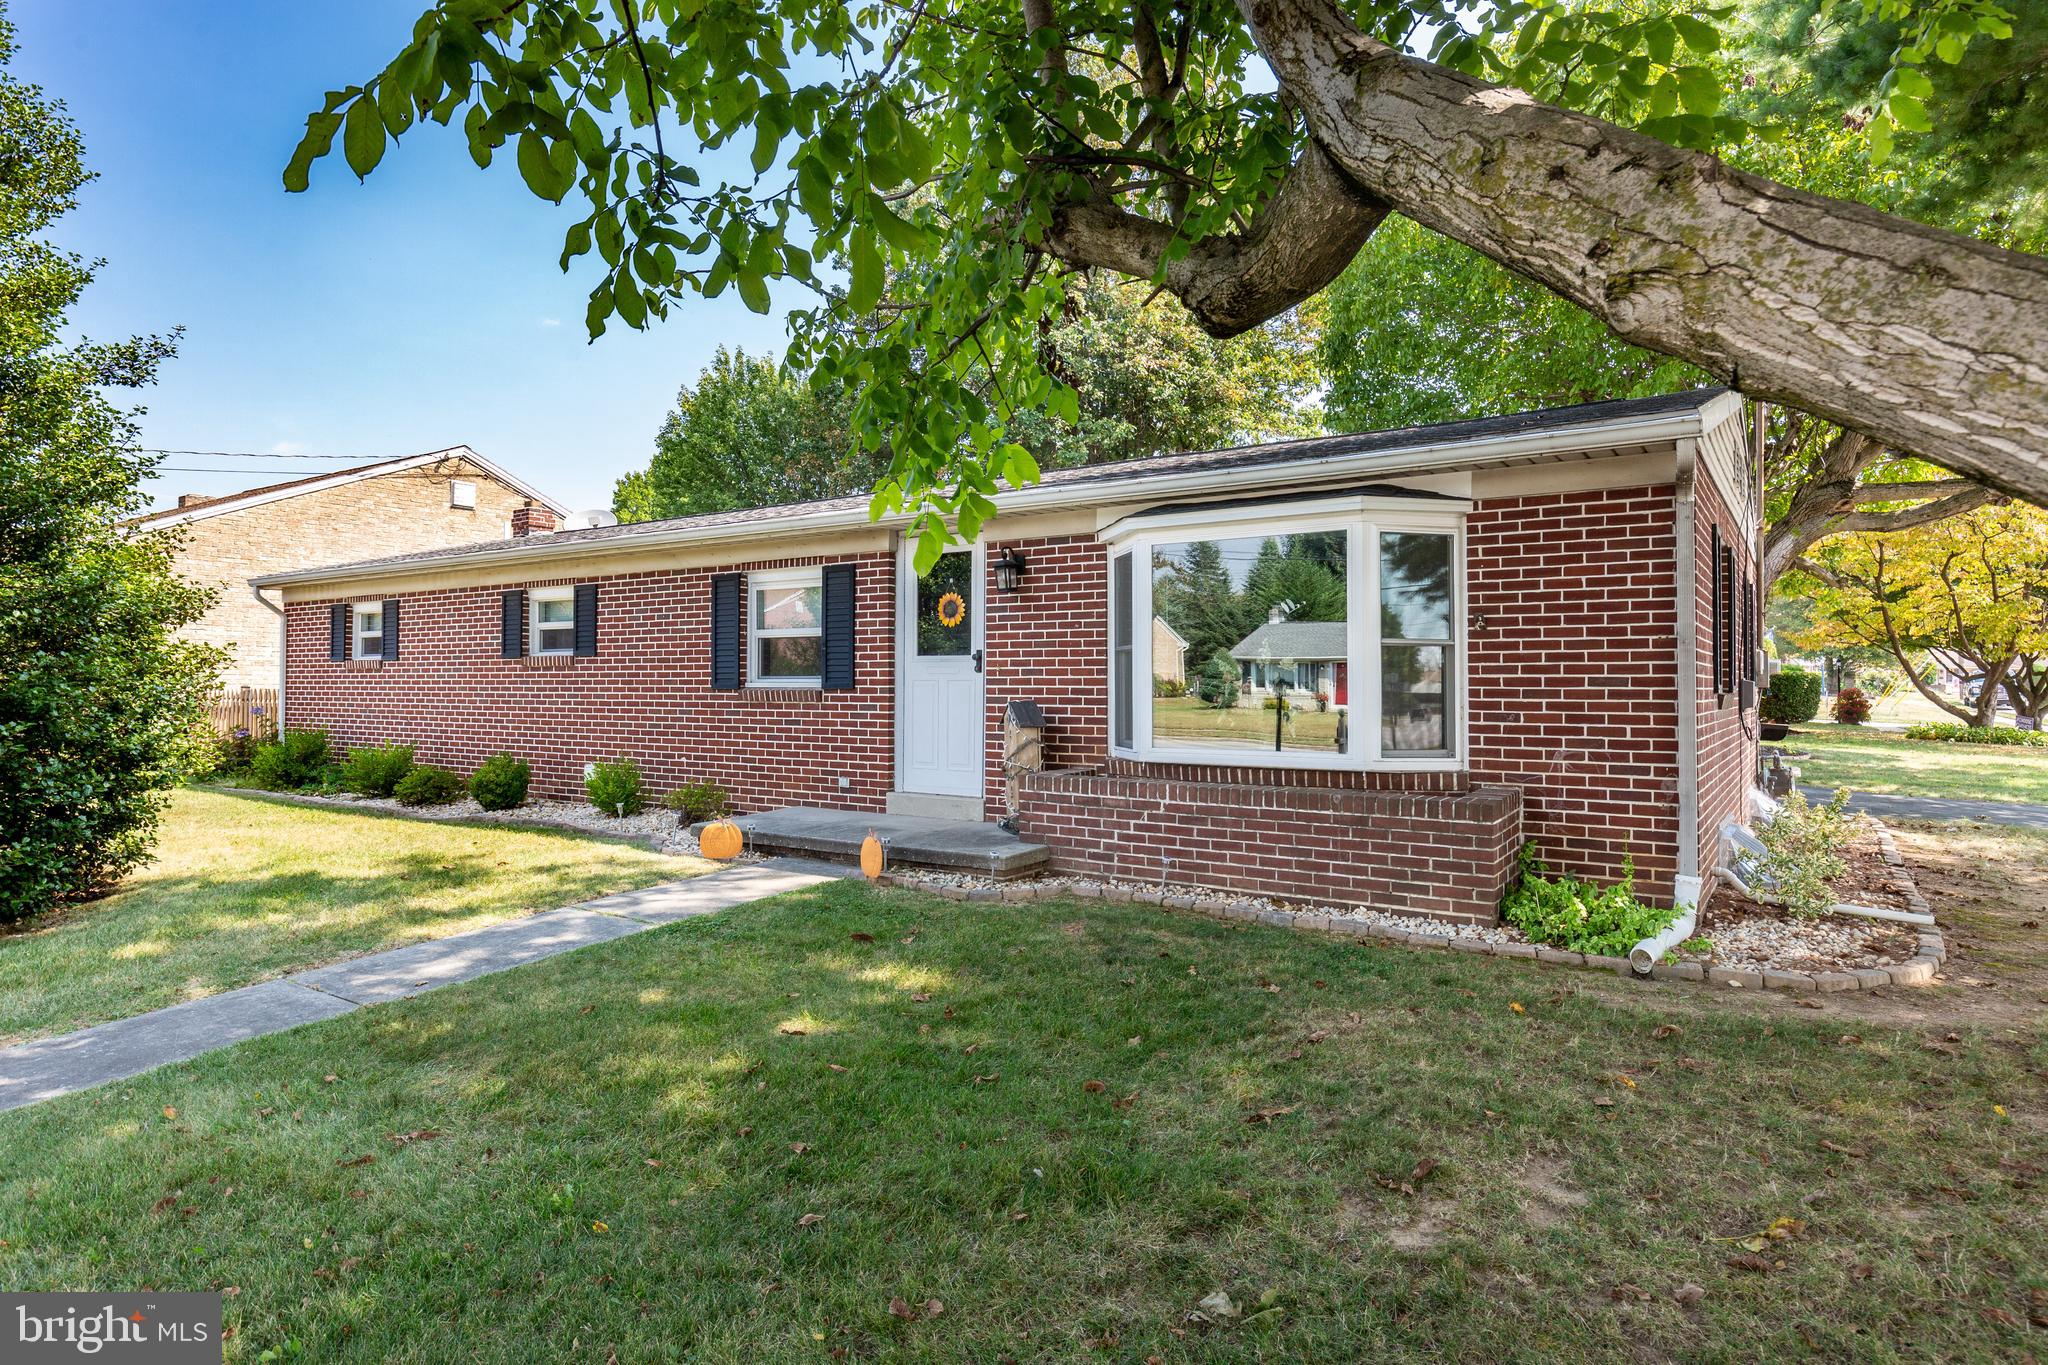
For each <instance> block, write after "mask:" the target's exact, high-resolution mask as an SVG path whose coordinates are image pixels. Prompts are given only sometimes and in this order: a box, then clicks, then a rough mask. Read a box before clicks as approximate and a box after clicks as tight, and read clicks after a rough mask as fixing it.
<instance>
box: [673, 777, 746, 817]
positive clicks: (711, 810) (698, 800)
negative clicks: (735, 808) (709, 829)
mask: <svg viewBox="0 0 2048 1365" xmlns="http://www.w3.org/2000/svg"><path fill="white" fill-rule="evenodd" d="M661 804H662V805H664V806H667V807H668V808H669V809H670V810H672V811H677V812H680V813H681V815H682V817H683V822H684V823H685V824H695V823H696V822H697V821H699V820H715V819H717V818H718V817H719V816H721V815H724V814H725V813H726V812H727V811H729V810H731V809H732V795H731V793H729V792H727V791H726V789H725V788H723V787H721V786H719V785H718V784H717V783H716V782H713V781H711V780H710V779H709V778H706V779H705V780H704V781H702V782H688V783H685V784H684V785H682V786H680V787H677V788H676V789H675V790H674V791H672V792H670V793H669V794H668V795H667V796H664V797H662V798H661Z"/></svg>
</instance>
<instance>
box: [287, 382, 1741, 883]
mask: <svg viewBox="0 0 2048 1365" xmlns="http://www.w3.org/2000/svg"><path fill="white" fill-rule="evenodd" d="M1745 431H1746V427H1745V422H1744V413H1743V408H1742V404H1741V402H1740V400H1738V399H1737V398H1736V397H1735V396H1734V395H1732V394H1730V393H1727V392H1725V391H1723V390H1706V391H1701V392H1696V393H1688V394H1678V395H1672V396H1669V397H1663V398H1652V399H1641V400H1630V401H1624V402H1610V403H1595V404H1587V405H1582V406H1579V407H1572V408H1558V409H1550V410H1546V411H1542V412H1535V413H1525V414H1519V415H1516V416H1512V417H1504V418H1489V419H1481V420H1475V421H1468V422H1456V423H1447V424H1442V425H1438V426H1430V427H1415V428H1408V429H1404V430H1400V431H1391V432H1372V433H1364V434H1359V435H1345V436H1329V437H1319V438H1313V439H1308V440H1300V441H1290V442H1281V443H1276V444H1271V445H1261V446H1248V447H1243V448H1239V449H1233V450H1224V451H1210V452H1202V453H1196V454H1185V455H1167V456H1160V457H1156V458H1152V459H1143V460H1134V461H1130V462H1127V463H1123V464H1117V465H1108V466H1098V467H1093V468H1085V469H1066V470H1057V471H1052V472H1049V473H1047V475H1046V476H1045V478H1044V480H1043V482H1041V483H1039V484H1037V485H1035V486H1032V487H1029V488H1024V489H1016V490H1008V491H1005V492H1003V493H1001V494H999V495H998V497H997V499H996V505H997V515H996V516H995V517H994V518H993V519H992V520H990V521H988V522H986V523H985V524H984V525H983V527H982V531H981V535H980V538H979V540H978V541H977V542H976V543H975V544H974V545H972V546H967V547H963V548H961V549H958V550H956V551H952V552H949V553H948V554H946V555H945V556H943V557H942V558H941V559H940V561H939V563H938V565H937V566H936V567H935V568H934V569H933V570H932V571H931V572H930V573H929V574H927V575H926V576H925V577H923V578H921V579H920V578H919V577H917V576H916V575H915V574H914V573H913V572H912V570H911V566H910V561H909V550H910V545H909V543H908V542H907V541H906V538H905V537H904V535H903V532H902V526H901V525H900V523H899V522H896V521H889V520H885V521H883V522H880V523H876V522H873V521H871V520H870V519H869V515H868V500H867V499H866V498H865V497H853V498H841V499H833V500H828V501H822V502H814V503H803V504H797V505H793V506H787V507H775V508H763V509H758V510H755V511H749V512H738V513H728V514H718V515H711V516H702V517H690V518H683V519H679V520H673V521H663V522H650V523H644V524H641V525H636V526H621V527H609V528H602V529H593V530H584V531H571V532H566V533H561V534H555V535H545V536H523V537H514V538H512V539H510V540H506V541H501V542H498V543H494V544H487V545H478V546H472V547H469V548H466V549H460V550H447V551H439V552H428V553H419V554H409V555H404V556H398V557H395V558H389V559H383V560H376V561H371V562H367V563H357V564H345V565H340V566H336V567H329V568H321V569H303V570H297V571H293V572H287V573H276V574H271V575H267V576H265V577H264V578H262V579H260V580H259V582H261V583H263V584H264V585H266V586H267V587H274V588H277V589H280V590H281V591H282V593H283V596H284V599H285V602H286V604H287V617H288V623H287V640H288V644H287V660H286V668H285V694H284V712H285V720H286V723H287V724H288V725H289V726H294V727H297V726H319V727H325V728H326V729H328V730H329V731H330V732H331V734H332V735H333V737H334V738H335V740H337V741H338V742H339V743H341V744H343V745H354V744H365V743H381V742H389V741H403V742H406V743H411V744H414V745H416V746H417V747H418V750H419V753H420V756H421V758H422V759H425V760H430V761H433V762H438V763H444V764H449V765H452V766H455V767H458V768H463V769H468V768H472V767H474V766H475V765H476V764H477V763H478V762H480V761H481V760H482V759H483V758H485V757H486V756H488V755H489V754H491V753H493V752H497V751H500V750H507V751H510V752H512V753H515V754H517V755H519V756H520V757H523V758H526V759H528V760H531V761H532V763H533V764H534V785H535V791H536V792H537V793H539V794H546V795H558V796H559V795H575V794H577V793H578V792H579V788H580V782H581V777H582V774H583V769H584V765H585V764H586V763H587V762H589V761H591V760H594V759H599V758H610V757H614V756H617V755H620V754H629V755H632V756H633V757H634V758H636V759H638V760H639V761H640V763H641V765H642V768H643V770H644V771H645V773H646V775H647V777H648V780H649V783H650V785H651V787H652V788H653V789H654V790H655V791H661V790H664V789H667V788H672V787H674V786H677V785H679V784H681V783H683V782H686V781H692V780H697V779H703V778H712V779H716V780H717V781H719V782H721V783H723V784H724V785H725V786H726V787H727V788H728V789H730V790H731V792H732V793H733V795H734V797H735V798H736V800H737V802H738V804H739V805H740V807H741V808H742V809H743V810H761V809H766V808H772V807H777V806H788V805H811V806H828V807H838V808H844V809H852V810H863V811H877V812H880V811H894V812H916V813H943V814H948V815H952V816H954V817H956V818H965V819H986V818H994V817H996V816H999V815H1001V814H1003V813H1004V811H1005V796H1006V781H1005V773H1004V771H1003V768H1002V755H1003V752H1004V747H1003V746H1004V736H1003V733H1002V725H1003V718H1004V715H1005V712H1006V709H1007V707H1008V704H1009V703H1011V702H1013V701H1030V702H1035V703H1037V708H1038V711H1039V713H1040V714H1042V715H1043V717H1044V722H1045V727H1046V728H1045V730H1044V735H1043V746H1042V753H1043V757H1044V770H1043V771H1040V772H1038V773H1036V774H1034V775H1031V776H1029V777H1028V778H1026V779H1025V780H1024V781H1023V782H1022V783H1021V787H1020V795H1019V821H1020V824H1021V828H1022V830H1023V832H1024V833H1025V835H1026V836H1027V837H1029V838H1032V839H1035V840H1037V841H1039V842H1042V843H1044V844H1046V845H1048V846H1050V847H1051V849H1052V850H1053V854H1054V858H1055V862H1056V865H1057V866H1059V867H1061V868H1064V869H1069V870H1075V871H1086V872H1089V873H1094V874H1101V875H1114V876H1120V877H1131V878H1145V879H1155V878H1159V877H1162V876H1170V877H1171V878H1172V879H1173V880H1175V881H1182V882H1195V883H1200V884H1204V885H1210V886H1216V887H1220V888H1226V889H1242V890H1246V891H1259V892H1263V893H1272V894H1278V895H1281V896H1285V897H1289V898H1295V899H1303V900H1317V901H1324V902H1344V903H1351V904H1363V905H1372V906H1377V907H1381V908H1385V909H1392V910H1398V911H1407V912H1415V913H1425V914H1432V915H1438V916H1443V917H1447V918H1453V919H1465V920H1482V921H1483V920H1491V919H1493V918H1494V917H1495V916H1496V915H1497V913H1498V906H1499V902H1500V898H1501V895H1502V894H1503V892H1504V891H1505V889H1506V888H1507V887H1508V886H1509V885H1510V884H1511V882H1512V879H1513V877H1514V868H1515V855H1516V852H1517V850H1518V848H1519V847H1520V845H1521V844H1522V842H1523V841H1524V840H1525V839H1535V840H1536V841H1538V843H1539V844H1540V845H1541V848H1542V851H1543V855H1544V857H1545V859H1546V860H1547V861H1548V862H1549V863H1550V865H1551V866H1552V867H1554V868H1557V869H1560V870H1566V871H1570V872H1574V873H1579V874H1583V875H1591V876H1594V877H1598V878H1602V879H1612V878H1614V877H1615V876H1617V875H1618V874H1619V872H1620V870H1621V868H1622V865H1623V863H1624V861H1625V860H1627V861H1632V862H1633V864H1634V867H1635V870H1636V874H1637V877H1638V880H1639V884H1640V886H1641V888H1642V890H1643V891H1644V893H1645V894H1646V895H1648V896H1650V897H1652V898H1661V899H1671V898H1681V899H1683V898H1689V897H1693V896H1696V893H1697V889H1698V880H1697V879H1698V878H1699V877H1700V876H1701V875H1702V873H1703V872H1705V873H1711V871H1712V869H1713V868H1714V866H1715V865H1716V864H1717V862H1718V860H1719V858H1720V854H1721V844H1722V837H1723V836H1722V831H1723V827H1724V825H1725V824H1726V823H1727V822H1729V821H1731V820H1734V821H1740V820H1742V819H1744V818H1745V816H1746V809H1745V802H1746V800H1747V791H1748V788H1749V785H1750V779H1751V774H1752V772H1753V770H1754V766H1755V737H1756V714H1755V709H1754V685H1753V679H1754V676H1755V671H1756V657H1755V649H1754V644H1755V640H1756V636H1755V627H1754V611H1753V608H1752V607H1751V605H1750V603H1751V602H1752V600H1753V598H1754V593H1755V583H1754V574H1755V569H1754V567H1753V565H1754V552H1753V546H1754V545H1755V543H1756V537H1757V530H1758V524H1757V519H1758V508H1757V499H1756V495H1755V491H1754V478H1753V471H1754V467H1755V466H1754V463H1753V454H1752V452H1751V451H1750V449H1749V446H1748V443H1747V441H1746V440H1745ZM1148 622H1149V623H1152V624H1151V625H1150V627H1149V628H1148V626H1147V623H1148ZM1161 623H1163V624H1164V625H1165V626H1166V627H1167V629H1166V630H1164V631H1162V630H1161V629H1160V624H1161ZM1261 623H1266V624H1269V625H1270V624H1275V623H1296V624H1301V623H1305V624H1308V625H1311V626H1312V627H1313V629H1311V630H1294V631H1275V630H1268V631H1266V632H1265V634H1264V636H1263V637H1262V638H1264V639H1266V640H1267V641H1269V642H1272V643H1271V645H1270V647H1269V649H1268V650H1267V652H1268V653H1274V654H1275V655H1276V657H1273V658H1263V657H1262V658H1261V660H1260V661H1259V662H1260V664H1261V665H1262V666H1261V668H1260V669H1258V670H1254V671H1252V672H1251V673H1250V676H1252V677H1253V678H1255V679H1257V680H1259V681H1255V682H1253V683H1250V684H1247V685H1248V686H1251V687H1252V689H1253V690H1252V691H1250V692H1249V693H1241V694H1240V695H1239V696H1238V697H1236V698H1233V701H1234V702H1235V704H1233V705H1227V706H1216V705H1207V704H1205V703H1204V702H1203V701H1202V700H1201V699H1200V698H1199V697H1191V696H1177V695H1173V694H1174V693H1176V692H1178V691H1180V689H1178V688H1175V687H1169V686H1162V685H1159V684H1160V683H1161V682H1163V681H1170V680H1171V678H1172V675H1173V674H1174V673H1175V672H1176V671H1178V670H1182V669H1185V670H1186V671H1187V672H1188V673H1192V672H1193V671H1194V669H1195V668H1196V666H1197V664H1198V662H1199V661H1201V660H1206V659H1208V658H1212V657H1214V655H1215V653H1216V652H1218V651H1219V650H1220V651H1225V652H1227V651H1228V650H1229V649H1230V648H1231V647H1232V646H1233V645H1234V644H1236V643H1238V642H1240V641H1242V640H1244V639H1246V638H1248V637H1249V636H1251V635H1253V634H1256V633H1257V630H1258V627H1259V626H1260V625H1261ZM368 627H374V631H372V630H370V629H368ZM1310 639H1312V640H1313V641H1314V642H1315V646H1314V651H1313V653H1314V655H1315V659H1314V660H1313V662H1315V663H1316V664H1317V665H1318V667H1319V668H1320V667H1330V668H1331V672H1330V674H1329V676H1330V678H1331V680H1332V682H1333V683H1334V682H1335V681H1336V680H1337V679H1338V678H1340V677H1341V679H1342V683H1343V686H1342V689H1341V693H1340V692H1339V691H1338V689H1337V688H1335V687H1334V686H1333V687H1332V688H1330V689H1329V691H1330V694H1331V695H1330V698H1329V700H1328V701H1327V702H1325V701H1324V700H1323V698H1322V697H1321V696H1320V695H1315V696H1310V695H1309V694H1307V693H1306V692H1305V690H1304V689H1302V688H1301V687H1299V686H1296V685H1294V684H1295V683H1297V682H1298V681H1299V679H1300V677H1301V676H1303V674H1302V666H1303V665H1304V664H1305V663H1306V662H1308V660H1306V659H1287V658H1282V657H1277V655H1278V654H1284V653H1285V652H1286V651H1288V650H1293V649H1296V648H1297V646H1296V645H1295V644H1293V643H1289V642H1291V641H1296V640H1310ZM1301 648H1306V646H1301ZM1333 654H1334V655H1338V656H1341V657H1335V658H1333V657H1331V656H1332V655H1333ZM1334 665H1342V672H1341V674H1340V673H1338V672H1337V671H1336V670H1335V668H1334V667H1333V666H1334ZM1317 676H1318V677H1321V676H1322V674H1320V673H1318V674H1317ZM1260 687H1263V688H1264V689H1265V690H1264V691H1260V690H1259V688H1260ZM1305 698H1306V700H1304V699H1305Z"/></svg>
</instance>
